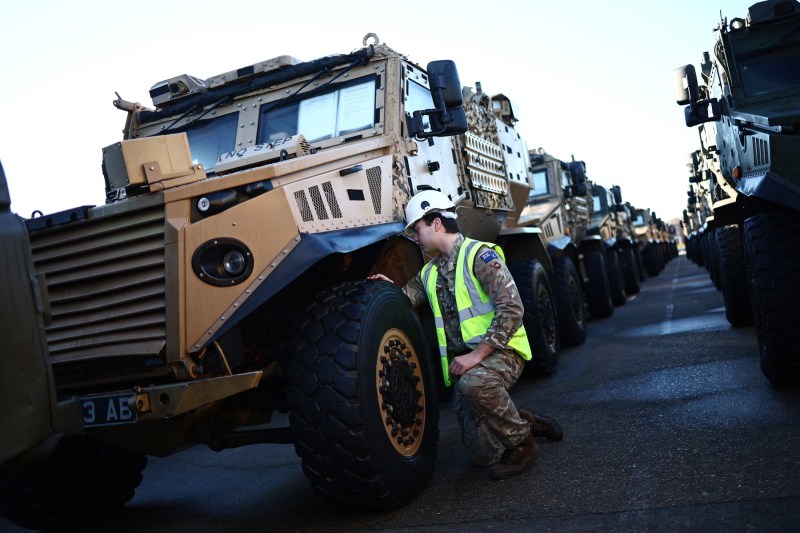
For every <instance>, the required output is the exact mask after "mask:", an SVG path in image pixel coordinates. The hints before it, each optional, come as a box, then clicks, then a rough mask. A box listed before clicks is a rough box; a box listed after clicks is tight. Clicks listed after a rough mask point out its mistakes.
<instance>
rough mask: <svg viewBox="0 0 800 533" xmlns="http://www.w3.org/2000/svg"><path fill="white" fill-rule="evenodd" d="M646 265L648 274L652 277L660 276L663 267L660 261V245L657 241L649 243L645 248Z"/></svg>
mask: <svg viewBox="0 0 800 533" xmlns="http://www.w3.org/2000/svg"><path fill="white" fill-rule="evenodd" d="M643 253H644V267H645V269H646V270H647V275H648V276H650V277H651V278H654V277H656V276H658V274H659V273H660V272H661V267H660V265H659V262H658V245H657V244H656V243H655V242H651V243H648V244H647V245H645V248H644V252H643Z"/></svg>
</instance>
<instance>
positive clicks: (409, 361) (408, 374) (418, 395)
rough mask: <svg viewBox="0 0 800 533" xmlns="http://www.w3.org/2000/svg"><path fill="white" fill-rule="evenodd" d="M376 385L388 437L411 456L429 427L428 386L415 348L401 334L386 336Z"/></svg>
mask: <svg viewBox="0 0 800 533" xmlns="http://www.w3.org/2000/svg"><path fill="white" fill-rule="evenodd" d="M376 382H377V386H378V403H379V405H380V409H381V413H382V415H383V421H384V429H385V430H386V434H387V436H388V437H389V440H390V441H391V443H392V446H394V447H395V449H396V450H397V451H398V453H400V454H401V455H404V456H411V455H413V454H414V453H416V451H417V449H418V448H419V446H420V443H421V442H422V434H423V430H424V427H425V394H424V392H425V384H424V383H425V382H424V380H423V379H422V371H421V369H420V367H419V359H418V357H417V354H416V352H415V351H414V347H413V346H412V344H411V342H410V341H409V340H408V338H407V337H406V336H405V334H404V333H403V332H402V331H400V330H397V329H391V330H389V331H387V332H386V333H385V334H384V336H383V339H382V341H381V353H379V354H378V361H377V367H376Z"/></svg>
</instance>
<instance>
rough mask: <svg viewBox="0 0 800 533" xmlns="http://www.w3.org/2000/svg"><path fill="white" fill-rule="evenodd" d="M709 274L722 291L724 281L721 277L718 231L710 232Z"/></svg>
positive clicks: (715, 285)
mask: <svg viewBox="0 0 800 533" xmlns="http://www.w3.org/2000/svg"><path fill="white" fill-rule="evenodd" d="M707 239H708V258H709V261H708V273H709V275H710V276H711V281H712V282H713V283H714V287H716V288H717V290H718V291H721V290H722V281H721V279H720V275H719V246H717V233H716V231H709V232H708V236H707Z"/></svg>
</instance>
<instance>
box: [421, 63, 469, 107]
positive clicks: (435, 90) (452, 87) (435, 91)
mask: <svg viewBox="0 0 800 533" xmlns="http://www.w3.org/2000/svg"><path fill="white" fill-rule="evenodd" d="M428 83H429V84H430V87H431V97H432V98H433V105H434V106H435V107H436V109H442V108H450V107H461V106H462V105H463V104H464V98H463V97H462V96H461V80H460V79H459V78H458V70H457V69H456V64H455V63H454V62H453V61H451V60H449V59H441V60H439V61H431V62H430V63H428Z"/></svg>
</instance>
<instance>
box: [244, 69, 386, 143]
mask: <svg viewBox="0 0 800 533" xmlns="http://www.w3.org/2000/svg"><path fill="white" fill-rule="evenodd" d="M377 85H378V77H377V76H369V77H366V78H359V79H357V80H353V81H351V82H346V83H340V84H337V85H334V86H332V87H322V88H320V89H318V90H313V91H309V92H307V93H306V92H301V93H299V94H295V95H290V96H289V97H287V98H285V99H283V100H278V101H276V102H270V103H267V104H264V105H262V106H261V110H260V116H259V122H258V140H257V143H258V144H263V143H268V142H271V141H276V140H279V139H285V138H287V137H292V136H294V135H297V134H301V135H303V136H304V137H305V138H306V140H308V141H309V142H317V141H323V140H326V139H332V138H334V137H339V136H343V135H349V134H352V133H356V132H359V131H362V130H366V129H370V128H373V127H374V126H375V123H376V116H377V111H376V109H375V91H376V88H377Z"/></svg>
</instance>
